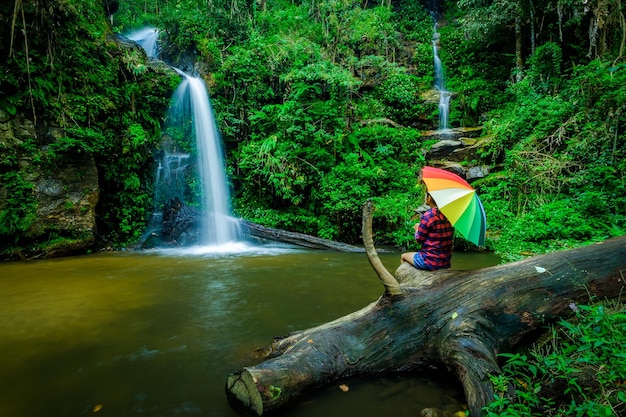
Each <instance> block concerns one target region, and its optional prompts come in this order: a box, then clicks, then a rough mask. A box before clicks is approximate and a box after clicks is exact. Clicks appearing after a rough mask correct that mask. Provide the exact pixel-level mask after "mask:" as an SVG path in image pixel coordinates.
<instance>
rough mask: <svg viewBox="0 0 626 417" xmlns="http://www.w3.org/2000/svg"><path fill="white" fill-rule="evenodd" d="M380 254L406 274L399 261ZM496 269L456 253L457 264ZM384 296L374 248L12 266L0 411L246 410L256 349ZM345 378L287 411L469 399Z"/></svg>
mask: <svg viewBox="0 0 626 417" xmlns="http://www.w3.org/2000/svg"><path fill="white" fill-rule="evenodd" d="M381 258H382V259H383V262H384V263H385V264H386V265H387V268H388V269H389V270H390V271H394V270H395V268H396V267H397V266H398V262H399V254H394V255H383V256H381ZM497 262H498V261H497V259H496V258H495V257H493V256H490V255H483V254H481V255H475V256H472V255H468V254H455V255H454V257H453V268H456V269H475V268H479V267H483V266H489V265H493V264H495V263H497ZM381 293H382V285H381V284H380V282H379V281H378V278H377V277H376V275H375V273H374V272H373V270H372V269H371V267H370V266H369V263H368V261H367V258H366V256H365V255H364V254H346V253H335V252H325V251H304V250H294V249H289V248H284V247H282V248H281V247H278V248H271V247H270V248H247V249H245V250H243V251H241V252H239V253H238V254H229V253H222V254H210V253H209V254H206V253H191V252H187V253H176V252H161V253H156V252H152V253H103V254H96V255H89V256H83V257H70V258H62V259H54V260H45V261H32V262H14V263H5V264H0V317H1V320H0V337H1V339H0V416H2V417H30V416H33V417H34V416H46V417H56V416H58V417H68V416H81V415H97V416H115V417H122V416H151V417H152V416H226V417H227V416H236V415H238V414H237V413H235V411H233V410H232V409H231V408H230V407H229V405H228V404H227V401H226V396H225V393H224V384H225V381H226V377H227V375H228V374H229V373H231V372H234V371H237V370H239V369H241V368H242V367H243V366H248V365H254V364H257V363H258V362H259V359H258V358H256V357H255V356H254V349H255V348H256V347H262V346H264V345H267V344H269V343H270V342H271V340H272V338H273V337H274V336H280V335H285V334H287V333H289V332H291V331H294V330H299V329H304V328H308V327H311V326H315V325H317V324H321V323H325V322H327V321H330V320H333V319H335V318H337V317H340V316H343V315H346V314H348V313H351V312H353V311H355V310H358V309H360V308H362V307H364V306H365V305H367V304H369V303H371V302H372V301H374V300H376V299H377V298H378V297H379V296H380V294H381ZM343 382H344V383H346V384H347V385H348V386H349V387H350V390H349V391H348V392H342V391H341V390H339V389H338V384H335V385H331V386H329V387H325V388H323V389H319V390H316V391H315V392H313V393H310V394H307V395H305V396H304V397H303V398H302V400H301V401H300V402H298V403H297V404H294V405H293V406H291V407H288V408H286V409H285V410H284V411H282V412H281V413H280V415H282V416H298V417H306V416H320V415H323V416H324V417H333V416H345V415H358V416H381V415H392V414H393V415H395V416H399V417H402V416H407V417H408V416H416V415H418V414H419V411H420V410H421V409H422V408H424V407H435V408H438V409H440V410H445V411H446V413H447V414H449V415H451V413H452V412H453V411H458V410H460V409H462V406H463V401H464V399H463V393H462V390H461V388H460V386H459V385H458V383H457V382H456V381H455V380H454V378H451V377H450V376H449V375H444V374H441V373H435V374H433V373H431V374H415V375H405V376H390V375H386V376H375V377H371V378H367V379H353V380H350V381H343ZM441 413H443V411H441ZM443 415H444V414H440V416H443Z"/></svg>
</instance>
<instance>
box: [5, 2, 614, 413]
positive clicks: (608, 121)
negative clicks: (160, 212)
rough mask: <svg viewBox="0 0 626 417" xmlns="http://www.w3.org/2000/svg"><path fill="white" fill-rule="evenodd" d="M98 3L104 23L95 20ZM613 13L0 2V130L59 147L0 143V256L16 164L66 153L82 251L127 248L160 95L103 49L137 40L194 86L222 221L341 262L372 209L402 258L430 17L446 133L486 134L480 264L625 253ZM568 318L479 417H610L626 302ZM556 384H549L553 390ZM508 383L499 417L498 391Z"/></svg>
mask: <svg viewBox="0 0 626 417" xmlns="http://www.w3.org/2000/svg"><path fill="white" fill-rule="evenodd" d="M103 5H104V6H107V7H109V8H110V9H115V8H116V7H115V6H118V5H119V10H118V11H117V12H116V13H115V14H114V15H113V17H112V18H109V16H108V15H107V14H106V13H105V8H106V7H103ZM623 7H624V6H623V5H622V3H621V1H620V0H608V1H604V0H590V1H585V2H581V1H573V0H558V1H556V2H554V1H547V0H534V1H532V0H526V1H523V0H460V1H458V2H445V3H444V2H442V3H439V4H438V3H436V2H433V1H430V2H425V1H424V2H418V1H407V0H394V1H391V0H389V1H381V2H368V1H367V0H365V1H355V0H296V1H284V0H273V1H267V0H258V1H242V0H229V1H224V0H212V1H205V0H120V1H119V3H118V2H117V1H116V0H103V1H92V0H13V1H9V2H2V3H1V4H0V18H1V19H0V20H1V21H2V23H3V25H2V26H3V27H2V29H1V30H0V56H1V57H2V60H0V69H1V71H0V91H1V92H2V94H0V110H1V112H0V116H2V115H3V114H8V115H9V116H16V115H23V117H25V118H27V119H29V120H31V121H32V123H33V124H34V125H35V126H37V128H38V129H43V128H45V127H49V126H58V127H61V128H63V129H65V131H66V133H67V135H66V136H65V137H64V138H62V140H58V141H51V140H50V139H49V138H43V139H41V140H42V142H37V141H35V140H32V141H25V142H22V143H19V144H18V145H17V147H16V148H15V147H12V148H10V147H9V146H8V144H6V143H0V185H1V186H2V187H0V188H2V190H0V191H2V192H3V193H5V194H6V198H5V200H6V202H5V204H4V206H3V207H0V240H2V242H3V244H5V245H7V244H8V245H9V246H11V245H13V246H20V245H27V244H29V243H30V240H29V236H28V230H29V228H30V227H31V225H32V224H33V222H35V221H36V219H35V218H34V211H33V207H34V203H35V202H34V201H33V195H32V184H31V183H29V181H28V172H26V173H25V172H22V171H20V169H19V168H20V166H21V165H20V164H21V160H22V159H23V158H24V157H27V158H29V160H30V161H32V162H33V163H34V164H39V166H40V167H41V169H44V170H45V169H47V170H54V169H55V164H56V163H58V161H61V160H67V159H71V158H73V157H75V156H76V155H84V154H88V155H93V157H94V159H95V161H96V164H97V166H98V170H99V173H100V188H101V189H100V200H101V203H100V205H99V207H98V213H97V214H98V219H97V220H98V230H99V233H101V234H103V235H104V236H105V237H106V239H107V240H108V241H111V242H114V244H115V245H118V246H123V245H127V244H132V243H133V242H135V241H136V240H137V238H138V237H139V235H140V234H141V233H142V231H143V230H144V228H145V224H146V220H147V217H148V214H149V213H148V212H149V210H150V209H151V198H152V189H151V187H152V181H153V175H152V174H153V172H152V169H153V166H152V158H153V155H154V152H155V151H156V150H157V148H158V146H159V141H160V139H161V133H162V132H161V129H162V121H163V117H164V114H165V109H166V107H167V104H168V101H169V96H170V95H171V92H172V91H173V89H174V88H175V86H176V84H177V82H178V79H177V77H175V76H172V77H169V78H168V76H167V75H165V76H164V75H163V74H161V75H159V74H155V73H154V72H152V71H150V70H148V67H147V66H146V61H145V59H146V58H145V56H143V55H142V54H141V53H139V52H137V53H134V52H128V51H122V50H120V49H119V48H118V47H116V46H115V43H114V42H113V41H112V38H111V37H112V35H113V34H114V33H119V34H124V33H128V32H130V31H132V30H134V29H138V28H141V27H143V26H145V25H150V26H154V27H156V28H158V29H159V30H160V31H161V41H162V44H163V51H162V54H163V57H164V58H167V60H168V61H170V62H172V63H176V62H178V61H179V60H183V59H188V57H190V56H191V57H193V60H195V61H196V62H197V67H198V68H201V69H202V71H203V75H204V77H205V79H206V80H207V84H208V86H209V89H210V93H211V97H212V102H213V107H214V109H215V111H216V115H217V118H218V125H219V127H220V129H221V131H222V138H223V140H224V145H225V148H226V153H227V157H228V161H227V166H228V171H229V172H228V174H229V178H230V180H231V182H232V184H231V185H232V189H233V191H234V195H233V197H234V198H233V205H234V207H235V210H236V214H237V215H238V216H240V217H242V218H245V219H247V220H250V221H253V222H257V223H260V224H263V225H267V226H272V227H278V228H284V229H288V230H293V231H298V232H303V233H309V234H313V235H317V236H321V237H324V238H330V239H336V240H340V241H344V242H357V243H358V242H359V241H360V222H361V206H362V203H363V202H364V200H365V199H368V198H372V199H373V200H374V202H375V205H376V207H377V211H376V212H375V218H374V230H375V232H376V238H377V244H380V245H393V246H395V247H405V248H408V247H410V246H411V245H412V244H413V242H412V235H411V233H410V231H411V225H412V224H413V222H414V221H415V218H414V208H415V207H416V206H417V205H419V204H421V201H422V200H423V189H421V188H420V187H419V186H418V185H417V184H416V181H415V178H416V174H417V173H418V172H419V170H420V168H421V167H422V166H423V165H424V164H425V163H426V162H427V161H426V160H425V158H424V151H425V149H428V147H429V146H431V145H432V143H429V142H428V141H424V140H423V139H422V135H421V133H422V132H423V131H425V130H430V129H433V128H435V127H436V125H437V122H436V121H437V118H438V110H437V104H436V102H433V101H432V100H428V99H427V98H425V94H426V93H427V92H428V91H431V90H432V86H433V51H432V37H433V26H434V22H433V17H432V16H431V13H430V12H429V11H433V10H434V11H435V12H436V13H435V15H436V17H437V20H438V22H439V24H438V32H439V34H440V37H439V43H440V51H439V53H440V57H441V60H442V62H443V65H444V68H445V76H446V86H447V89H448V90H449V91H451V92H453V94H454V95H453V98H452V101H451V113H450V122H451V125H452V127H470V126H482V127H483V134H482V136H481V138H480V141H481V142H480V143H481V151H480V153H479V155H478V156H477V160H476V161H474V160H472V161H465V163H466V164H468V165H473V164H486V165H489V166H490V167H491V173H490V174H489V175H488V176H486V177H485V178H483V179H481V180H479V181H475V182H474V183H473V185H474V186H475V187H477V189H478V191H479V195H480V196H481V199H482V201H483V203H484V206H485V211H486V213H487V218H488V240H487V249H490V250H494V251H496V252H498V253H500V254H502V255H503V257H504V259H505V260H514V259H518V258H520V257H523V256H527V255H532V254H538V253H544V252H548V251H555V250H559V249H564V248H570V247H574V246H579V245H584V244H588V243H591V242H594V241H600V240H603V239H606V238H609V237H612V236H619V235H624V234H626V184H625V183H626V181H625V176H626V133H625V132H626V114H625V110H626V56H625V54H626V19H625V15H624V8H623ZM157 76H158V77H157ZM155 77H157V78H155ZM0 122H2V121H0ZM459 241H460V243H459V245H458V246H459V247H460V248H462V247H464V246H465V247H469V246H470V245H469V244H467V245H463V243H462V239H460V238H459ZM579 307H580V311H579V313H578V314H579V317H578V319H579V320H580V322H579V323H578V324H577V325H576V326H575V325H572V324H569V323H567V322H565V323H563V325H564V327H563V329H564V330H562V331H559V332H557V331H555V332H554V333H553V336H554V338H553V340H554V343H552V344H551V345H549V346H553V347H554V349H552V348H551V349H552V350H550V352H546V351H545V349H547V348H544V351H543V352H529V353H527V354H522V353H519V354H515V355H511V356H510V359H511V361H510V363H511V364H510V365H509V366H508V367H505V373H504V374H503V375H502V376H500V377H494V380H493V383H494V386H495V387H496V388H498V387H500V388H501V390H502V394H503V395H502V396H500V397H498V399H497V400H498V401H496V402H495V403H494V404H492V405H491V406H490V408H489V409H488V410H486V412H487V413H489V415H611V413H612V411H614V410H616V409H618V410H622V411H623V407H624V403H625V402H626V397H625V396H624V390H623V386H624V375H626V371H625V370H624V353H623V352H622V343H621V342H622V339H623V329H624V327H623V321H624V309H623V305H619V307H617V308H613V314H610V315H609V314H606V311H607V309H603V307H602V306H601V305H600V306H594V307H588V308H587V307H583V306H579ZM557 338H564V339H565V341H566V343H565V344H563V343H560V342H557V341H556V339H557ZM557 346H559V347H558V348H557ZM581 347H585V349H581ZM592 348H593V349H592ZM596 348H602V349H600V350H598V349H596ZM604 348H606V349H604ZM557 349H562V350H558V351H557ZM598 352H599V353H598ZM607 352H609V353H607ZM592 353H598V355H600V356H602V357H601V358H600V357H591V356H590V355H591V354H592ZM574 362H576V363H574ZM607 363H610V364H611V366H608V367H607V365H606V364H607ZM557 365H558V369H560V371H561V372H560V373H557V372H552V370H553V367H554V366H557ZM522 368H524V370H525V371H527V375H528V376H523V377H521V376H520V371H521V370H522ZM589 369H597V370H603V373H602V374H601V377H602V378H603V379H602V380H601V381H600V385H599V387H600V388H601V389H600V391H598V390H595V391H596V393H598V392H600V394H601V395H599V396H592V393H590V392H589V391H587V390H586V388H585V387H584V386H582V384H581V383H580V380H579V379H577V378H576V375H574V374H575V373H579V371H580V370H584V373H585V374H587V373H588V372H587V371H588V370H589ZM545 370H547V371H545ZM580 372H582V371H580ZM554 381H558V382H561V383H562V384H563V385H562V386H563V387H565V388H566V389H567V391H566V392H567V393H569V394H571V400H572V401H570V402H569V403H567V402H566V403H565V406H566V408H565V409H557V408H556V404H555V403H554V402H552V403H550V402H547V403H546V402H544V400H546V398H539V397H538V396H539V395H540V393H541V392H542V391H541V390H540V389H538V386H537V384H549V383H554ZM511 382H512V383H514V384H515V386H516V387H517V390H518V399H521V400H520V402H519V403H517V404H516V405H515V404H511V403H510V402H508V401H509V399H508V398H506V397H505V396H504V392H503V390H504V389H505V387H506V386H507V384H508V383H511ZM580 398H583V399H586V400H589V401H588V402H587V403H582V402H580V401H579V399H580ZM548 399H549V398H548ZM567 406H569V407H570V408H569V409H567ZM533 407H534V408H533ZM620 407H621V408H620ZM564 410H565V411H564ZM585 413H587V414H585ZM589 413H591V414H589Z"/></svg>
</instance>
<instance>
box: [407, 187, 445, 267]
mask: <svg viewBox="0 0 626 417" xmlns="http://www.w3.org/2000/svg"><path fill="white" fill-rule="evenodd" d="M425 203H426V205H428V206H429V207H430V209H428V210H427V211H426V212H425V213H424V214H423V215H422V218H421V219H420V222H419V223H417V224H416V225H415V226H413V229H414V230H415V240H416V241H417V243H420V244H421V245H422V248H421V249H420V250H419V252H406V253H403V254H402V257H401V260H402V262H408V263H409V264H411V265H413V266H414V267H415V268H418V269H425V270H429V271H434V270H435V269H443V268H450V259H452V241H453V238H454V228H453V227H452V224H450V221H449V220H448V219H447V218H446V216H444V214H443V213H442V212H441V210H439V208H438V207H437V203H435V200H434V199H433V197H432V196H431V195H430V194H428V193H426V201H425Z"/></svg>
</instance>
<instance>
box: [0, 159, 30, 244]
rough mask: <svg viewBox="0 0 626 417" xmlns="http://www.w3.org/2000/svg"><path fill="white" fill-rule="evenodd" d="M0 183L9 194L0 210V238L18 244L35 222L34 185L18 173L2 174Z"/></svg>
mask: <svg viewBox="0 0 626 417" xmlns="http://www.w3.org/2000/svg"><path fill="white" fill-rule="evenodd" d="M0 183H1V184H2V185H3V188H4V189H5V190H10V192H7V199H6V200H5V203H4V206H3V207H2V208H1V210H0V236H1V237H2V239H3V240H4V239H12V240H13V241H14V243H17V242H18V240H19V236H20V235H26V234H28V229H29V228H30V226H31V225H32V223H33V221H34V220H35V216H36V210H37V202H36V201H35V198H34V195H33V188H34V185H33V184H32V183H31V182H29V181H27V180H26V179H25V178H24V174H23V173H21V172H18V171H8V172H4V173H0Z"/></svg>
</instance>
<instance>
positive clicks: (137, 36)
mask: <svg viewBox="0 0 626 417" xmlns="http://www.w3.org/2000/svg"><path fill="white" fill-rule="evenodd" d="M126 37H127V38H128V39H130V40H133V41H135V42H137V43H138V44H139V45H140V46H141V47H142V48H143V49H144V50H145V51H146V55H148V57H150V58H156V57H157V56H158V55H159V44H158V41H159V30H158V29H155V28H153V27H147V28H143V29H140V30H137V31H135V32H131V33H129V34H128V35H126Z"/></svg>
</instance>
